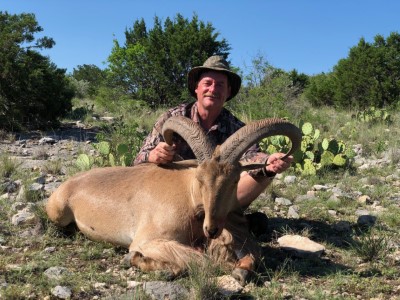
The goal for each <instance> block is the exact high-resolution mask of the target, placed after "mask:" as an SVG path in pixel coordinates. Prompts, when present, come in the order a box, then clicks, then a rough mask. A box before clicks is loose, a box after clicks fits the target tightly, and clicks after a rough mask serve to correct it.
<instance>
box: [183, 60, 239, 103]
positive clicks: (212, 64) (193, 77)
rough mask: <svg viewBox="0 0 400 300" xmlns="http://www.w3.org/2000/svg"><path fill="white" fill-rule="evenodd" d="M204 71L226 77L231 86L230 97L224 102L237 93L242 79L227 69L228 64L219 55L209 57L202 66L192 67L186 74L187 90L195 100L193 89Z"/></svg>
mask: <svg viewBox="0 0 400 300" xmlns="http://www.w3.org/2000/svg"><path fill="white" fill-rule="evenodd" d="M205 71H218V72H223V73H225V74H226V75H227V76H228V80H229V84H230V86H231V95H230V96H229V97H228V99H226V101H228V100H231V99H232V98H233V97H235V96H236V94H237V93H238V92H239V89H240V85H241V83H242V79H241V78H240V76H239V75H238V74H236V73H234V72H232V71H231V70H230V68H229V64H228V62H227V61H226V60H225V59H224V58H223V57H222V56H219V55H214V56H211V57H209V58H208V59H207V60H206V61H205V62H204V64H203V65H202V66H199V67H194V68H193V69H191V70H190V71H189V73H188V88H189V92H190V94H191V95H192V96H193V97H195V98H196V92H195V89H196V87H197V82H198V80H199V77H200V75H201V73H203V72H205Z"/></svg>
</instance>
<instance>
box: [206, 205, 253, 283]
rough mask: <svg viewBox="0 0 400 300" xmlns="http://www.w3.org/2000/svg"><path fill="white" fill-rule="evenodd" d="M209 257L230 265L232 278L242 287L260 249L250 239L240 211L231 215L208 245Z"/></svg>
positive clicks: (245, 222)
mask: <svg viewBox="0 0 400 300" xmlns="http://www.w3.org/2000/svg"><path fill="white" fill-rule="evenodd" d="M208 251H210V254H211V256H212V257H213V258H214V259H217V260H218V261H226V262H230V263H232V267H233V268H234V270H233V272H232V276H233V277H234V278H236V279H237V280H238V281H239V282H240V283H241V284H242V285H244V284H245V283H246V280H247V279H248V277H249V274H250V273H251V272H253V271H254V270H255V266H256V263H257V261H258V260H259V258H260V257H261V248H260V246H259V245H258V244H257V243H256V241H254V240H253V239H252V238H251V235H250V232H249V230H248V226H247V220H246V218H245V217H244V215H243V213H242V212H241V211H235V212H234V213H231V214H230V216H229V219H228V222H227V224H226V226H225V229H224V230H223V232H222V234H221V235H220V236H219V237H218V238H217V239H215V240H212V241H211V242H210V244H209V249H208Z"/></svg>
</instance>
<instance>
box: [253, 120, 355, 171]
mask: <svg viewBox="0 0 400 300" xmlns="http://www.w3.org/2000/svg"><path fill="white" fill-rule="evenodd" d="M300 128H301V131H302V133H303V137H302V141H301V145H300V149H298V150H297V151H296V152H295V153H293V158H294V160H293V164H292V167H293V169H294V170H295V171H296V172H299V173H301V174H302V175H315V174H316V173H317V172H318V171H319V170H320V169H321V168H324V169H326V168H345V167H347V166H349V164H350V163H351V159H352V158H354V156H355V153H354V151H352V150H350V149H348V147H347V146H346V144H345V143H344V142H343V141H338V140H336V139H335V138H326V137H324V138H322V140H321V141H318V140H319V139H320V138H321V132H320V130H318V129H316V128H314V126H313V125H312V124H311V123H310V122H300ZM260 147H261V149H262V150H263V151H265V152H267V153H270V154H271V153H275V152H287V150H288V149H289V147H290V142H289V139H288V138H287V137H283V136H275V137H269V138H266V139H264V140H262V141H261V143H260Z"/></svg>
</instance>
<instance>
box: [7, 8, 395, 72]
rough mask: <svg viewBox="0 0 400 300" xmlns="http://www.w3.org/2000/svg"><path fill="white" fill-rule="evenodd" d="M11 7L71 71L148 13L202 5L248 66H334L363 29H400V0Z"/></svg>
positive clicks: (202, 13)
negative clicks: (38, 29) (260, 62)
mask: <svg viewBox="0 0 400 300" xmlns="http://www.w3.org/2000/svg"><path fill="white" fill-rule="evenodd" d="M0 10H1V11H7V12H8V13H10V14H19V13H22V12H29V13H34V14H35V15H36V19H37V20H38V22H39V25H40V26H42V27H43V29H44V31H43V34H44V35H47V36H49V37H52V38H53V39H54V40H55V42H56V45H55V46H54V47H53V48H52V49H50V50H47V51H45V52H44V54H45V55H48V56H49V57H50V59H51V61H53V62H54V63H55V64H56V65H57V66H58V67H60V68H66V69H67V70H68V72H72V70H73V68H76V67H77V66H78V65H83V64H95V65H97V66H99V67H100V68H105V67H106V66H107V65H106V61H107V57H108V55H109V54H110V52H111V48H112V45H113V39H117V40H118V41H120V42H121V43H123V42H124V31H125V29H126V28H132V26H133V23H134V21H135V20H137V19H141V18H143V19H144V20H145V22H146V25H147V27H148V28H151V27H152V25H153V19H154V16H156V15H157V16H158V17H160V18H161V19H162V20H165V18H167V17H170V18H173V17H174V16H176V14H177V13H180V14H182V15H183V16H184V17H186V18H189V19H191V18H192V16H193V13H196V14H197V15H198V17H199V19H200V20H201V21H204V22H210V23H211V24H212V25H213V26H214V27H215V29H216V31H217V32H219V33H220V37H223V38H225V39H226V40H227V41H228V42H229V44H230V45H231V47H232V50H231V54H230V56H229V59H230V61H231V62H232V64H233V65H235V66H237V67H240V68H242V69H243V70H245V69H246V66H249V65H250V64H251V60H252V59H253V58H254V57H255V56H256V55H258V54H261V55H263V56H264V57H265V58H266V59H267V60H268V62H269V63H270V64H271V65H272V66H274V67H277V68H282V69H284V70H286V71H289V70H292V69H296V70H298V71H299V72H303V73H306V74H308V75H313V74H318V73H321V72H329V71H331V70H332V68H333V66H334V65H335V64H336V63H337V62H338V60H339V59H341V58H345V57H347V55H348V51H349V49H350V48H351V47H352V46H355V45H357V43H358V41H359V40H360V38H361V37H364V38H365V39H366V40H367V41H368V42H373V38H374V36H376V35H377V34H381V35H383V36H384V37H387V36H388V35H389V34H390V33H391V32H400V14H399V12H400V1H399V0H379V1H377V0H376V1H372V0H336V1H327V0H326V1H324V0H287V1H285V0H280V1H278V0H274V1H272V0H264V1H261V0H259V1H256V0H248V1H239V0H238V1H233V0H213V1H211V0H202V1H200V0H198V1H192V0H168V1H167V0H164V1H162V0H158V1H157V0H146V1H141V0H136V1H135V0H130V1H129V0H113V1H111V0H0Z"/></svg>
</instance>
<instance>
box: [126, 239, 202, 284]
mask: <svg viewBox="0 0 400 300" xmlns="http://www.w3.org/2000/svg"><path fill="white" fill-rule="evenodd" d="M125 259H126V260H129V262H130V264H131V265H132V266H135V267H138V268H140V269H141V270H143V271H157V270H159V271H164V272H168V274H169V275H170V276H171V277H176V276H178V275H180V274H182V273H185V272H186V271H187V270H188V266H189V264H190V263H192V262H196V263H204V262H205V261H206V257H205V255H204V254H203V253H202V252H199V251H197V250H195V249H194V248H191V247H189V246H185V245H183V244H181V243H178V242H176V241H171V240H164V239H155V240H151V241H149V242H147V243H145V244H142V245H140V246H137V245H135V244H133V243H132V244H131V246H130V247H129V253H128V255H127V257H126V258H125Z"/></svg>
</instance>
